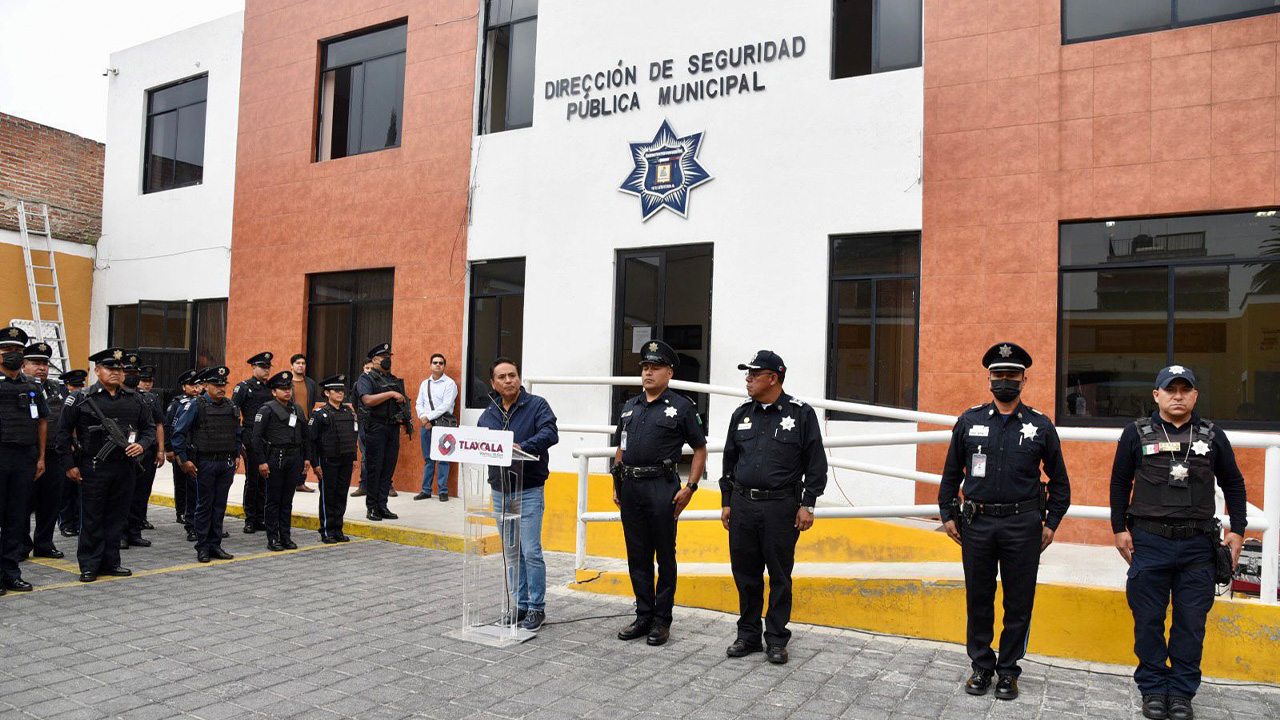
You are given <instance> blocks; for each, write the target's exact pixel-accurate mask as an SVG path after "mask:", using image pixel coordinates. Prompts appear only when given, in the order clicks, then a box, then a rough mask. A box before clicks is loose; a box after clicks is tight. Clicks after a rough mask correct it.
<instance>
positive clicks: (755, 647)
mask: <svg viewBox="0 0 1280 720" xmlns="http://www.w3.org/2000/svg"><path fill="white" fill-rule="evenodd" d="M761 650H764V646H763V645H760V644H759V643H754V644H753V643H749V642H747V641H746V640H743V639H742V638H738V639H737V640H734V641H733V644H732V645H730V646H729V649H728V650H725V651H724V654H725V655H727V656H729V657H732V658H739V657H746V656H748V655H750V654H751V653H758V652H760V651H761Z"/></svg>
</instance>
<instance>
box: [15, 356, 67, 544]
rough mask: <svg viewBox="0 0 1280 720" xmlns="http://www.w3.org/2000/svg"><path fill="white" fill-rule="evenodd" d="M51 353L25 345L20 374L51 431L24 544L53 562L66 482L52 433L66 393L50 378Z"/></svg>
mask: <svg viewBox="0 0 1280 720" xmlns="http://www.w3.org/2000/svg"><path fill="white" fill-rule="evenodd" d="M52 351H53V348H51V347H50V346H49V344H48V343H44V342H38V343H32V344H31V345H28V346H27V347H26V349H25V350H23V352H22V357H23V364H22V372H24V373H26V375H27V376H28V377H30V378H31V379H32V380H35V381H36V383H37V384H38V385H39V386H40V392H41V394H42V395H43V396H44V401H45V405H47V406H48V408H49V418H48V425H47V427H48V428H52V431H46V433H45V446H44V474H42V475H41V476H40V477H39V478H37V479H36V482H35V485H33V486H32V488H31V501H30V507H31V511H30V512H31V514H33V515H35V533H34V535H32V534H28V535H27V536H26V537H25V538H23V541H24V544H25V547H26V549H27V552H28V553H30V554H33V555H35V556H36V557H45V558H55V559H56V558H61V557H62V556H63V552H62V551H61V550H59V549H58V548H56V547H54V544H53V526H54V525H55V524H56V522H57V520H58V511H59V510H61V509H62V486H63V485H67V484H69V483H67V482H66V479H67V478H66V475H64V474H63V472H64V471H63V469H62V462H61V458H59V457H58V453H57V451H55V450H54V449H53V434H54V433H56V432H57V431H58V416H59V415H61V414H62V402H63V400H65V399H66V397H67V391H66V389H64V388H63V387H62V383H60V382H58V381H57V380H52V379H50V378H49V357H50V354H51V353H52Z"/></svg>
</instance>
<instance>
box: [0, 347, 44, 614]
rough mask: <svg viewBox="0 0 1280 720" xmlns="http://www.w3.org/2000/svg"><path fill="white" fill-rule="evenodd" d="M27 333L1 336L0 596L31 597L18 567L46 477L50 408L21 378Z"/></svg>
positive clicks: (39, 392) (35, 386) (31, 384)
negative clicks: (37, 491) (35, 492)
mask: <svg viewBox="0 0 1280 720" xmlns="http://www.w3.org/2000/svg"><path fill="white" fill-rule="evenodd" d="M26 344H27V333H26V332H24V331H23V330H22V329H21V328H16V327H7V328H5V329H4V330H0V592H3V591H5V590H14V591H17V592H27V591H29V590H31V583H29V582H27V581H26V580H23V579H22V571H21V570H19V569H18V563H20V562H22V561H23V560H25V559H26V557H27V548H26V540H27V533H28V532H29V531H30V530H31V507H30V505H29V504H28V503H29V502H30V497H31V490H32V487H31V486H32V484H33V483H34V482H36V481H37V480H38V479H39V477H40V476H41V475H43V474H44V472H45V465H44V452H45V441H46V439H47V437H48V417H49V407H48V405H47V404H46V403H45V400H44V391H43V390H41V388H40V385H39V384H38V383H36V382H35V381H34V380H32V379H31V378H30V377H29V376H27V375H24V374H23V372H22V362H23V358H22V356H23V348H24V347H25V346H26Z"/></svg>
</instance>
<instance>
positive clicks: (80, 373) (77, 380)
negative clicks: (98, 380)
mask: <svg viewBox="0 0 1280 720" xmlns="http://www.w3.org/2000/svg"><path fill="white" fill-rule="evenodd" d="M88 379H89V371H88V370H68V371H66V372H64V373H62V382H64V383H66V384H68V385H83V384H84V381H85V380H88Z"/></svg>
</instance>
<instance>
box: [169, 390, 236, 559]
mask: <svg viewBox="0 0 1280 720" xmlns="http://www.w3.org/2000/svg"><path fill="white" fill-rule="evenodd" d="M229 374H230V371H229V370H228V369H227V368H226V367H225V366H218V367H211V368H206V369H205V370H203V371H202V372H201V373H200V374H199V375H198V376H196V377H190V376H184V378H185V379H186V380H188V381H193V382H194V381H198V382H200V383H202V384H203V385H204V390H205V391H204V394H202V395H199V396H197V397H195V398H192V399H190V400H187V401H186V402H183V403H182V404H181V405H180V406H179V407H178V410H177V415H176V416H175V417H174V420H173V454H174V457H175V458H177V461H178V463H179V464H180V465H181V467H182V472H183V474H184V475H185V476H186V477H189V478H191V485H192V487H191V488H190V491H191V493H192V494H193V495H194V496H195V509H194V510H193V511H192V512H191V515H192V517H191V518H190V520H189V522H190V523H191V529H190V530H189V531H188V532H189V533H190V534H193V535H195V542H196V560H198V561H200V562H202V563H207V562H209V560H210V559H218V560H230V559H231V558H232V555H231V553H229V552H227V551H225V550H223V549H222V521H223V518H224V517H225V516H226V512H227V494H228V493H230V492H231V480H232V477H233V476H234V475H235V471H236V459H237V458H239V457H240V451H241V447H240V446H241V444H242V443H243V435H242V433H243V429H242V425H241V422H240V409H239V408H237V407H236V405H235V403H233V402H231V401H230V400H229V399H227V376H228V375H229ZM175 477H176V476H175Z"/></svg>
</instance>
